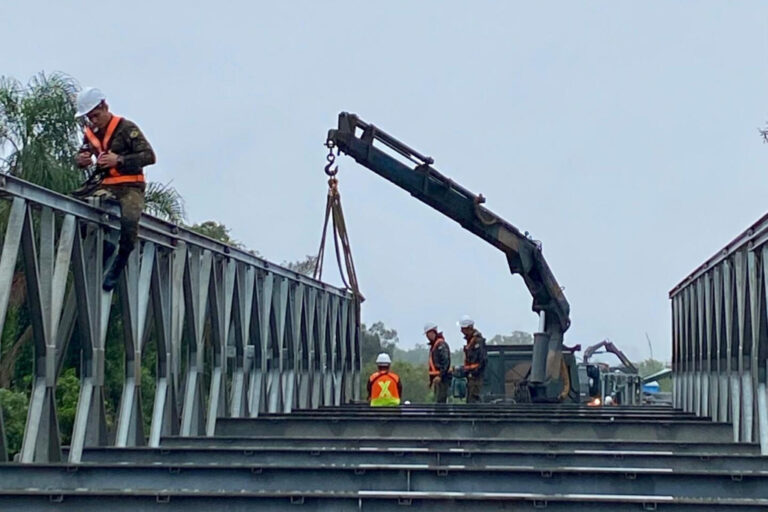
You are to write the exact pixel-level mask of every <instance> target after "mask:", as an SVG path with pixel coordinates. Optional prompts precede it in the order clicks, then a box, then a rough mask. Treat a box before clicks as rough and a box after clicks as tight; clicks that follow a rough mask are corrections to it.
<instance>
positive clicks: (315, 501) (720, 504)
mask: <svg viewBox="0 0 768 512" xmlns="http://www.w3.org/2000/svg"><path fill="white" fill-rule="evenodd" d="M766 507H768V500H751V499H738V498H737V499H733V498H694V499H690V498H679V497H675V496H644V495H632V496H601V495H590V494H585V493H578V494H574V495H567V494H556V495H552V494H544V495H539V494H535V493H529V492H525V493H458V492H448V493H423V492H397V493H387V492H370V491H361V492H350V493H344V492H334V493H320V492H313V493H308V492H289V493H271V492H257V491H243V492H237V493H225V492H215V493H207V492H196V491H191V490H190V491H186V492H162V493H155V492H151V491H150V492H148V491H113V492H109V491H88V490H81V491H76V492H60V493H46V492H41V491H17V492H13V493H4V492H2V491H0V509H1V510H3V511H4V512H28V511H30V510H52V511H57V512H58V511H70V510H72V511H82V512H102V511H104V510H110V511H130V512H135V511H137V510H141V511H145V510H146V511H150V510H158V511H177V510H178V511H185V512H210V511H211V510H226V511H227V512H250V511H252V510H269V511H280V510H290V511H294V512H295V511H296V510H301V511H333V512H336V511H340V512H346V511H349V512H353V511H354V512H360V511H364V512H379V511H387V512H391V511H392V510H401V509H403V510H420V511H429V512H445V511H448V510H462V511H473V512H474V511H482V512H485V511H507V512H508V511H513V512H514V511H525V512H528V511H530V510H535V509H545V510H548V511H555V512H558V511H574V510H589V511H591V512H614V511H617V512H624V511H631V512H636V511H638V510H658V511H662V512H663V511H673V512H709V511H714V512H720V511H724V512H728V511H734V512H756V511H764V510H765V509H766Z"/></svg>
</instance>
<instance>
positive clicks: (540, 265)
mask: <svg viewBox="0 0 768 512" xmlns="http://www.w3.org/2000/svg"><path fill="white" fill-rule="evenodd" d="M326 146H327V147H328V148H329V155H328V161H329V164H328V165H327V166H326V173H327V174H328V175H329V176H330V177H331V179H330V180H329V184H330V185H331V188H332V190H333V189H334V188H335V178H334V175H335V174H336V169H331V165H332V164H333V161H334V159H335V155H334V150H336V152H337V154H338V152H339V151H340V152H341V153H344V154H346V155H348V156H351V157H352V158H354V159H355V161H356V162H357V163H359V164H360V165H362V166H363V167H366V168H368V169H370V170H371V171H373V172H375V173H376V174H378V175H379V176H381V177H383V178H385V179H387V180H389V181H390V182H392V183H394V184H395V185H397V186H399V187H400V188H402V189H404V190H405V191H406V192H408V193H410V194H411V195H412V196H413V197H415V198H416V199H418V200H420V201H422V202H423V203H425V204H427V205H429V206H431V207H432V208H434V209H435V210H437V211H439V212H440V213H442V214H443V215H446V216H447V217H449V218H450V219H453V220H454V221H456V222H457V223H459V225H461V227H463V228H464V229H466V230H468V231H470V232H471V233H474V234H475V235H477V236H478V237H480V238H481V239H483V240H485V241H486V242H488V243H490V244H491V245H493V246H494V247H496V248H497V249H499V250H501V251H502V252H503V253H504V255H505V256H506V259H507V263H508V265H509V270H510V271H511V272H512V274H513V275H514V274H517V275H520V276H521V277H522V279H523V281H524V282H525V285H526V287H527V288H528V291H529V292H530V294H531V297H532V298H533V304H532V307H531V309H532V310H533V311H534V312H535V313H536V314H537V315H538V317H539V328H538V332H536V333H534V341H533V345H527V346H509V347H504V346H493V345H489V346H488V349H489V354H488V365H487V367H486V373H485V388H484V390H483V393H482V394H483V398H484V400H486V401H493V400H498V399H510V400H514V401H516V402H528V401H530V402H563V401H574V402H575V401H580V400H579V398H580V396H579V395H580V393H579V384H578V379H579V371H578V363H577V361H576V358H575V356H574V355H573V352H574V349H570V350H568V349H566V350H564V348H563V335H564V334H565V331H567V330H568V327H569V326H570V324H571V320H570V305H569V304H568V301H567V300H566V298H565V295H564V294H563V289H562V288H561V286H560V285H559V284H558V282H557V280H556V279H555V276H554V274H553V273H552V271H551V270H550V268H549V266H548V265H547V262H546V260H545V259H544V255H543V253H542V249H541V243H539V242H537V241H535V240H533V239H531V238H530V237H529V236H528V234H527V233H522V232H520V230H518V229H517V228H516V227H515V226H513V225H512V224H510V223H509V222H507V221H505V220H504V219H502V218H501V217H499V216H498V215H496V214H495V213H493V212H492V211H490V210H489V209H487V208H486V207H485V206H483V204H484V203H485V198H484V197H483V195H482V194H474V193H472V192H470V191H469V190H467V189H465V188H464V187H462V186H461V185H458V184H457V183H454V182H453V181H452V180H450V179H449V178H447V177H446V176H444V175H442V174H440V173H439V172H438V171H437V170H436V169H435V168H434V167H433V164H434V160H433V159H432V158H431V157H428V156H425V155H423V154H421V153H420V152H418V151H416V150H414V149H412V148H410V147H409V146H407V145H406V144H404V143H402V142H400V141H399V140H397V139H395V138H394V137H392V136H391V135H389V134H387V133H386V132H384V131H383V130H381V129H380V128H378V127H376V126H374V125H372V124H370V123H366V122H365V121H363V120H362V119H360V118H359V117H358V116H356V115H355V114H350V113H347V112H342V113H341V114H339V118H338V125H337V127H336V128H335V129H331V130H329V132H328V138H327V140H326ZM327 216H328V215H326V218H327Z"/></svg>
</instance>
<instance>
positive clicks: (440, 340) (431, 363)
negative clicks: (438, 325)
mask: <svg viewBox="0 0 768 512" xmlns="http://www.w3.org/2000/svg"><path fill="white" fill-rule="evenodd" d="M441 343H445V338H442V337H441V338H437V339H436V340H435V342H434V343H433V344H432V348H431V349H429V376H430V377H437V376H438V375H440V370H438V368H437V366H435V362H434V361H433V360H432V353H433V352H434V351H435V349H436V348H437V346H438V345H439V344H441ZM430 382H431V380H430Z"/></svg>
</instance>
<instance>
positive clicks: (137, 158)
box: [75, 87, 155, 291]
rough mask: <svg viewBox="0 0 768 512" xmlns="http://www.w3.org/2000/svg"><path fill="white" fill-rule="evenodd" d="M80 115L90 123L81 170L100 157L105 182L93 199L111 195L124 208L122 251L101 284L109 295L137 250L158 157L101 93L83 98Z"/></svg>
mask: <svg viewBox="0 0 768 512" xmlns="http://www.w3.org/2000/svg"><path fill="white" fill-rule="evenodd" d="M75 116H76V117H78V118H82V119H83V120H84V121H85V137H84V139H83V146H82V147H81V149H80V152H79V153H78V154H77V165H78V167H80V168H82V169H84V168H86V167H89V166H90V165H91V164H92V163H93V158H94V157H95V158H96V167H97V169H98V172H99V173H100V174H101V176H102V179H101V183H100V184H99V186H98V188H97V190H95V191H94V193H93V195H111V196H114V197H115V198H116V199H117V201H118V202H119V203H120V242H119V248H118V251H117V256H116V257H115V260H114V261H113V262H112V266H111V267H110V269H109V271H108V272H107V273H106V274H105V276H104V281H103V283H102V288H103V289H104V291H111V290H112V289H114V287H115V285H116V284H117V280H118V278H119V277H120V273H121V272H122V271H123V268H124V267H125V265H126V264H127V263H128V256H129V255H130V254H131V251H133V249H134V247H135V246H136V241H137V239H138V235H139V219H140V218H141V212H142V210H143V209H144V190H145V188H146V183H145V181H144V167H146V166H147V165H152V164H154V163H155V152H154V151H153V150H152V146H150V145H149V142H147V139H146V138H145V137H144V134H142V133H141V130H139V127H138V126H136V124H135V123H133V122H132V121H129V120H127V119H123V118H122V117H120V116H116V115H113V114H112V113H111V112H110V111H109V105H107V97H106V96H105V95H104V93H103V92H101V91H100V90H99V89H96V88H94V87H86V88H85V89H83V90H82V91H80V92H79V93H78V95H77V113H76V114H75ZM113 251H114V245H112V246H111V247H110V246H109V245H108V248H107V253H106V254H105V257H109V255H110V254H111V252H113Z"/></svg>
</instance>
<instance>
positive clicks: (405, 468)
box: [0, 464, 768, 499]
mask: <svg viewBox="0 0 768 512" xmlns="http://www.w3.org/2000/svg"><path fill="white" fill-rule="evenodd" d="M767 484H768V471H766V472H763V471H727V470H726V471H712V470H709V469H708V468H706V467H703V468H702V469H700V470H698V471H685V472H682V471H680V472H673V471H671V470H668V469H665V468H650V469H640V468H634V467H626V468H564V467H559V466H557V465H550V466H546V467H540V468H531V467H524V466H522V467H518V466H494V467H488V466H486V467H480V468H476V467H468V466H440V467H434V466H433V467H430V466H426V465H408V464H402V465H373V464H370V465H358V466H351V467H349V466H347V467H326V466H316V467H292V466H252V467H243V466H223V465H219V466H190V465H183V466H182V465H179V466H158V465H124V464H123V465H106V464H105V465H88V464H86V465H43V464H39V465H30V466H26V467H24V466H20V465H14V464H6V465H4V466H0V489H5V490H18V489H42V490H45V491H47V492H52V491H56V490H76V489H101V490H125V489H136V490H154V491H157V492H160V491H166V490H177V491H180V490H185V489H195V490H197V491H208V492H219V491H229V492H238V491H242V490H260V491H328V492H332V491H346V492H353V491H354V492H356V491H361V490H370V491H387V492H403V491H419V492H516V493H526V492H527V493H536V494H579V493H583V494H603V495H635V494H642V495H657V496H678V497H691V498H694V497H698V498H702V497H705V498H742V499H743V498H750V499H768V485H767Z"/></svg>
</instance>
